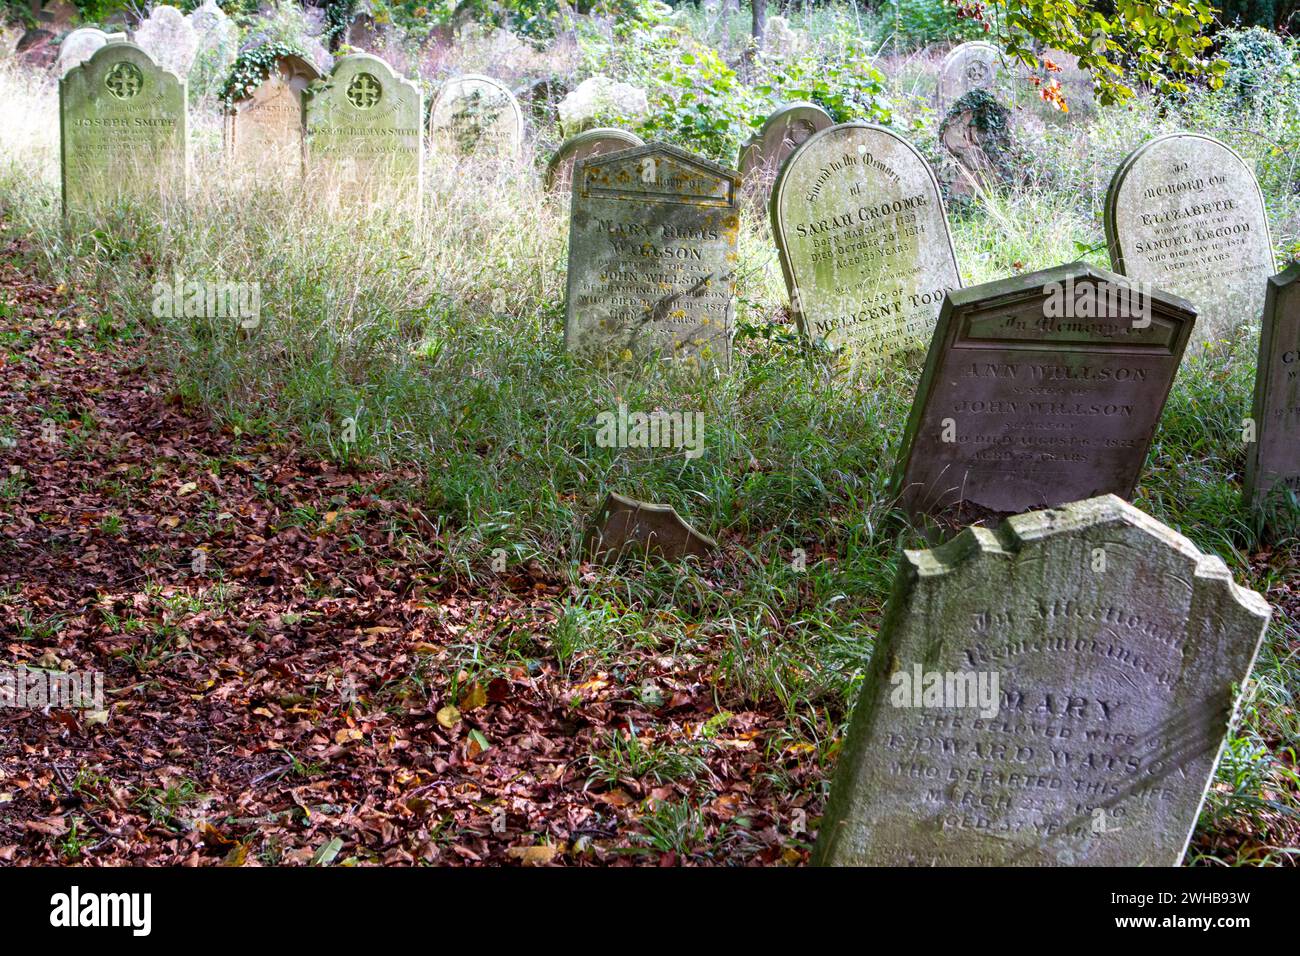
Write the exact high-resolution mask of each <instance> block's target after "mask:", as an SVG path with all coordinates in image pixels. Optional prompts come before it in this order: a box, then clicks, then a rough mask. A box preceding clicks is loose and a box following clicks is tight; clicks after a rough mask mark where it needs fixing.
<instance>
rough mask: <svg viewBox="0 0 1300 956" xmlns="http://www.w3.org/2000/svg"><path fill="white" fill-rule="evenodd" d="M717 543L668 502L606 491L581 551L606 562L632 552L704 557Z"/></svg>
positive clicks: (673, 557) (673, 558) (670, 557)
mask: <svg viewBox="0 0 1300 956" xmlns="http://www.w3.org/2000/svg"><path fill="white" fill-rule="evenodd" d="M717 548H718V543H717V542H716V541H714V540H713V539H712V538H710V537H709V536H708V535H703V534H700V533H699V532H698V531H696V530H695V529H694V528H693V527H691V525H690V522H688V521H686V520H685V519H683V518H682V516H681V515H679V514H678V513H677V510H676V509H675V508H674V507H673V506H672V505H660V504H651V503H650V502H646V501H637V500H635V499H633V498H625V497H623V496H622V495H620V494H615V493H614V492H610V493H609V495H608V496H607V497H606V498H605V502H604V504H602V505H601V506H600V509H599V510H598V511H597V512H596V513H595V514H594V515H593V516H592V518H591V522H590V524H589V526H588V528H587V533H586V535H585V536H584V541H583V553H584V555H585V556H586V557H587V558H589V559H590V560H592V561H600V562H605V563H610V562H614V561H617V560H618V559H619V558H621V557H623V556H624V555H626V554H628V553H630V552H635V553H639V554H652V555H655V556H657V557H660V558H664V559H665V560H668V561H678V560H680V559H682V558H684V557H686V556H687V555H692V556H694V557H697V558H704V557H707V556H708V555H709V553H710V552H712V551H716V550H717Z"/></svg>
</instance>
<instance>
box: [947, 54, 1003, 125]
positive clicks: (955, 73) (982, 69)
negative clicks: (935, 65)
mask: <svg viewBox="0 0 1300 956" xmlns="http://www.w3.org/2000/svg"><path fill="white" fill-rule="evenodd" d="M1003 72H1004V71H1003V68H1002V53H1001V51H1000V50H998V48H997V47H995V46H994V45H993V44H992V43H985V42H984V41H983V40H972V41H971V42H969V43H962V44H959V45H957V46H955V47H953V48H952V50H950V51H949V53H948V55H947V56H946V57H944V58H943V63H942V65H940V67H939V112H940V113H946V112H947V111H948V110H949V109H950V108H951V107H952V104H953V103H955V102H956V101H957V100H959V99H961V97H963V96H965V95H966V94H967V93H969V92H970V91H971V90H987V91H988V92H989V93H991V94H992V95H994V96H996V95H998V92H999V89H1000V86H1001V84H1002V81H1003Z"/></svg>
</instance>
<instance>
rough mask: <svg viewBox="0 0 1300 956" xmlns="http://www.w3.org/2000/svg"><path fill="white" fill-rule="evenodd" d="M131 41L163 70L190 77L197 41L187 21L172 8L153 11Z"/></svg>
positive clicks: (154, 9) (161, 5)
mask: <svg viewBox="0 0 1300 956" xmlns="http://www.w3.org/2000/svg"><path fill="white" fill-rule="evenodd" d="M132 39H133V40H134V41H135V43H136V45H137V46H138V47H140V49H142V50H144V51H145V52H146V53H148V54H149V56H150V57H151V58H152V59H153V61H154V62H155V63H157V64H158V65H159V66H161V67H162V68H163V69H164V70H171V71H172V72H173V73H175V74H176V75H177V76H178V77H180V78H181V79H186V78H188V77H189V75H190V67H192V66H193V65H194V57H195V55H196V54H197V53H198V49H199V38H198V36H196V35H195V33H194V27H193V25H191V23H190V21H189V18H188V17H186V16H185V14H183V13H181V12H180V11H179V10H177V9H176V8H175V7H169V6H166V5H164V4H159V5H158V6H156V7H154V8H153V10H152V11H150V13H149V17H148V19H146V20H144V21H143V22H141V23H140V25H139V26H137V27H136V28H135V31H134V33H133V34H132Z"/></svg>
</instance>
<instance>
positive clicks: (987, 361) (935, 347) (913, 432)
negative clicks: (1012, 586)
mask: <svg viewBox="0 0 1300 956" xmlns="http://www.w3.org/2000/svg"><path fill="white" fill-rule="evenodd" d="M1195 319H1196V313H1195V310H1193V309H1192V307H1191V305H1189V304H1188V303H1187V302H1184V301H1183V300H1181V299H1179V298H1177V297H1175V296H1171V295H1168V294H1166V293H1164V292H1160V291H1150V290H1145V291H1144V290H1141V289H1138V288H1136V287H1135V286H1134V285H1133V284H1132V283H1131V282H1128V281H1126V280H1125V279H1123V278H1122V277H1120V276H1117V275H1114V274H1113V273H1109V272H1106V271H1105V270H1103V269H1095V268H1093V267H1092V266H1089V265H1087V264H1086V263H1082V262H1075V263H1072V264H1070V265H1065V266H1058V267H1056V268H1055V269H1047V270H1044V271H1042V272H1035V273H1030V274H1028V275H1021V276H1013V277H1012V278H1009V279H999V280H998V281H996V282H987V283H985V284H983V285H979V286H972V287H971V288H968V289H962V290H960V291H957V292H951V293H949V294H948V298H947V300H946V301H945V303H944V307H943V312H942V314H941V315H940V317H939V325H938V328H937V329H936V330H935V333H934V340H933V341H932V342H931V344H930V351H929V354H928V355H927V356H926V362H925V370H924V371H923V372H922V374H921V382H920V384H919V385H918V387H917V393H916V398H915V400H914V401H913V404H912V412H911V415H910V416H909V418H908V423H907V430H906V432H905V433H904V436H903V446H902V449H901V450H900V453H899V458H898V465H897V468H896V470H895V473H894V484H893V491H894V493H895V494H897V495H899V498H900V504H901V505H902V507H903V508H904V509H905V510H906V511H907V512H908V514H909V515H912V516H918V515H922V514H932V515H938V514H944V515H949V516H951V517H956V518H958V519H960V520H961V521H962V523H968V520H969V519H974V518H980V517H986V516H988V515H989V514H996V515H1003V514H1013V513H1016V512H1021V511H1028V510H1030V509H1032V508H1045V507H1051V506H1053V505H1059V504H1063V503H1065V502H1068V501H1080V500H1082V499H1084V498H1090V497H1093V496H1095V495H1100V494H1116V495H1119V496H1120V497H1122V498H1129V497H1131V496H1132V494H1133V490H1134V488H1135V487H1136V485H1137V480H1138V475H1139V473H1140V472H1141V470H1142V465H1143V464H1144V463H1145V461H1146V456H1147V449H1148V447H1149V446H1150V444H1151V439H1152V437H1153V436H1154V435H1155V429H1156V424H1157V423H1158V422H1159V420H1160V413H1161V411H1162V410H1163V409H1164V405H1165V400H1166V399H1167V398H1168V396H1169V390H1170V388H1171V387H1172V386H1173V381H1174V375H1175V373H1176V372H1177V370H1178V363H1179V362H1180V361H1181V360H1182V356H1183V350H1184V348H1185V347H1186V345H1187V340H1188V337H1189V336H1190V335H1191V331H1192V325H1193V323H1194V322H1195Z"/></svg>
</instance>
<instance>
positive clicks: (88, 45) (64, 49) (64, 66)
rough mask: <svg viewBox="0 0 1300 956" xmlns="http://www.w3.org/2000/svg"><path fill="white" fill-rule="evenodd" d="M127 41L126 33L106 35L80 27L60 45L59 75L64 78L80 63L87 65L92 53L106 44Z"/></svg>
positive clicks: (93, 29)
mask: <svg viewBox="0 0 1300 956" xmlns="http://www.w3.org/2000/svg"><path fill="white" fill-rule="evenodd" d="M125 39H126V34H125V33H105V32H104V31H103V30H98V29H96V28H95V27H80V28H79V29H76V30H73V31H72V32H71V33H69V34H68V35H67V36H66V37H64V38H63V42H62V43H60V44H59V75H60V76H63V75H64V74H66V73H67V72H68V71H69V70H70V69H72V68H73V67H74V66H76V65H77V64H79V63H85V62H86V61H87V60H89V59H90V56H91V54H92V53H94V52H95V51H96V50H98V49H99V48H100V47H101V46H103V45H104V44H105V43H113V42H120V41H122V40H125Z"/></svg>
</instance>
